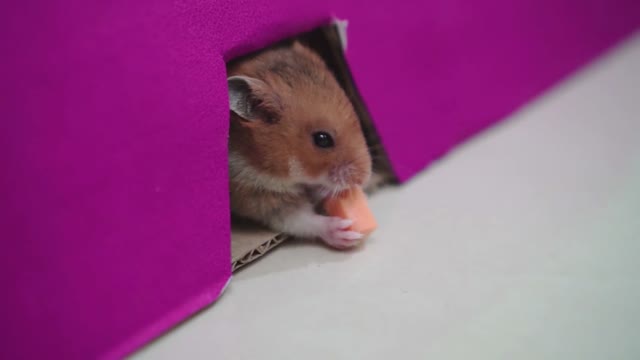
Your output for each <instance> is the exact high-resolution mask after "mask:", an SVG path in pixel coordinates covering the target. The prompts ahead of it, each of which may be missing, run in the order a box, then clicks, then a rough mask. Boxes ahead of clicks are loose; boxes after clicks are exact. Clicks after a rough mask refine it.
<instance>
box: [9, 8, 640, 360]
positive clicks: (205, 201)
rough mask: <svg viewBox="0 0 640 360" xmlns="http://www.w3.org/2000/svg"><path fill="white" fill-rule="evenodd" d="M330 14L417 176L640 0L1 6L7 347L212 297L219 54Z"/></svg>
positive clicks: (218, 286) (87, 333)
mask: <svg viewBox="0 0 640 360" xmlns="http://www.w3.org/2000/svg"><path fill="white" fill-rule="evenodd" d="M333 15H336V16H338V17H340V18H345V19H348V20H349V21H350V26H349V49H348V59H349V62H350V65H351V68H352V71H353V73H354V76H355V81H356V83H357V86H358V87H359V89H360V91H361V93H362V94H363V96H364V99H365V101H366V103H367V105H368V107H369V109H370V111H371V113H372V116H373V118H374V120H375V122H376V124H377V126H378V128H379V131H380V132H381V135H382V137H383V142H384V145H385V146H386V148H387V151H388V153H389V156H390V158H391V160H392V163H393V166H394V169H395V171H396V172H397V174H398V176H399V177H400V178H401V179H402V180H407V179H408V178H410V177H411V176H412V175H414V174H415V173H416V172H418V171H420V170H421V169H423V168H424V167H425V166H426V165H427V164H428V163H429V162H431V161H433V160H434V159H436V158H437V157H438V156H440V155H441V154H443V153H444V152H445V151H447V150H448V149H449V148H450V147H452V146H453V145H455V144H457V143H458V142H460V141H462V140H463V139H465V138H466V137H468V136H469V135H472V134H474V133H475V132H477V131H479V130H481V129H483V128H484V127H486V126H487V125H489V124H491V123H494V122H495V121H498V120H500V119H501V118H503V117H504V116H505V115H506V114H508V113H509V112H511V111H513V110H514V109H516V108H517V107H518V106H520V105H521V104H523V103H524V102H526V101H527V100H529V99H531V97H532V96H534V95H536V94H538V93H540V92H541V91H543V90H544V89H545V88H547V87H548V86H549V85H551V84H553V83H554V82H555V81H557V80H559V79H560V78H562V77H563V76H565V75H567V74H568V73H569V72H570V71H572V70H574V69H576V67H578V66H579V65H582V64H584V63H585V62H586V61H587V60H589V59H591V58H593V57H594V56H595V55H597V54H598V53H600V52H601V51H603V50H604V49H606V48H607V47H608V46H610V45H612V44H614V43H615V42H617V41H618V40H620V39H621V38H622V37H623V36H624V35H626V34H628V33H630V32H631V31H632V30H633V29H635V28H636V27H637V25H638V24H640V2H638V1H632V0H589V1H579V0H526V1H510V0H493V1H491V0H484V1H480V2H478V1H472V0H458V1H450V0H449V1H444V0H442V1H440V0H437V1H436V0H430V1H407V2H401V3H398V2H391V1H383V2H378V3H377V5H374V4H373V2H371V1H360V0H357V1H348V2H343V1H334V2H306V1H304V2H303V1H299V2H296V1H293V0H271V1H261V0H244V1H239V0H225V1H221V0H216V1H214V0H208V1H206V0H201V1H191V0H183V1H150V0H141V1H133V2H132V1H123V0H115V1H102V0H100V1H91V2H87V1H71V0H70V1H44V0H42V1H37V0H26V1H22V2H12V3H11V4H5V5H3V11H2V12H0V30H1V31H0V37H1V40H2V41H0V46H1V49H2V65H1V66H0V72H1V75H2V79H3V81H2V82H0V118H1V121H0V126H1V128H0V146H1V148H0V159H1V160H2V162H1V163H2V167H3V171H2V172H1V173H0V189H2V190H1V191H0V226H1V227H0V229H1V230H0V231H1V233H0V238H1V239H2V241H3V245H4V246H3V252H2V254H1V255H0V281H1V283H0V284H1V285H2V287H3V288H4V289H5V291H4V293H3V296H2V297H1V300H0V305H1V306H0V319H2V322H3V326H2V330H0V339H1V340H0V342H1V343H0V358H12V359H19V358H65V359H72V358H92V357H96V356H100V357H118V356H121V355H123V354H125V353H128V352H130V351H132V350H134V349H135V348H137V347H138V346H140V345H142V344H143V343H144V342H146V341H149V340H150V339H152V338H153V337H155V336H157V335H159V334H160V333H162V332H163V331H165V330H167V329H168V328H169V327H170V326H173V325H174V324H176V323H177V322H178V321H180V320H182V319H184V318H185V317H187V316H188V315H190V314H192V313H193V312H195V311H197V310H198V309H200V308H202V307H204V306H205V305H207V304H209V303H211V302H213V301H214V300H215V299H216V298H217V297H218V295H219V294H220V292H221V290H222V288H223V286H224V284H225V283H226V282H227V280H228V279H229V277H230V251H229V214H228V208H229V207H228V193H227V176H226V166H227V165H226V136H227V121H228V105H227V97H226V81H225V79H226V76H225V71H224V60H227V59H230V58H232V57H234V56H237V55H240V54H243V53H246V52H247V51H251V50H255V49H258V48H261V47H263V46H265V45H267V44H269V43H271V42H273V41H275V40H279V39H281V38H283V37H286V36H290V35H293V34H295V33H298V32H301V31H305V30H309V29H311V28H313V27H315V26H317V25H320V24H324V23H326V22H328V21H329V20H330V18H331V16H333Z"/></svg>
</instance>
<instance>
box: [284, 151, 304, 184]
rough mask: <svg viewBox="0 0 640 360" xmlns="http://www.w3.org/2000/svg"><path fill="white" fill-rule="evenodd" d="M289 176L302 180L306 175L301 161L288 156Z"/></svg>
mask: <svg viewBox="0 0 640 360" xmlns="http://www.w3.org/2000/svg"><path fill="white" fill-rule="evenodd" d="M288 163H289V177H290V178H291V179H295V180H298V181H302V180H304V179H305V178H306V177H307V176H306V173H305V171H304V168H303V167H302V163H301V162H300V160H298V159H297V158H296V157H293V156H292V157H290V158H289V161H288Z"/></svg>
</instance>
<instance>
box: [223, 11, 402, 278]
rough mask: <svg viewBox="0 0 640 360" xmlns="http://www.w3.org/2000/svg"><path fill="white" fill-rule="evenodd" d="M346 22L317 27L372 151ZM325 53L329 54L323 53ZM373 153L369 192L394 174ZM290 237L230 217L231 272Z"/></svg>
mask: <svg viewBox="0 0 640 360" xmlns="http://www.w3.org/2000/svg"><path fill="white" fill-rule="evenodd" d="M347 25H348V22H347V21H346V20H342V19H337V18H334V19H333V21H332V22H331V23H330V24H329V25H327V26H326V27H324V28H323V29H321V31H322V35H323V37H324V38H325V40H326V41H327V42H328V43H329V44H330V47H331V50H330V52H331V55H330V57H331V60H332V61H333V67H332V70H333V71H334V73H335V75H336V77H338V78H339V82H340V83H341V85H342V86H343V88H344V89H345V91H346V92H347V95H348V96H349V97H350V98H351V101H352V102H353V104H354V108H355V110H356V112H357V113H358V116H359V117H360V118H361V120H362V126H363V131H364V132H365V135H366V137H367V143H368V145H369V147H370V148H371V149H376V150H375V151H377V152H382V149H381V145H380V141H379V138H378V137H377V134H376V132H375V129H374V126H373V122H372V121H371V117H370V115H369V113H368V112H367V110H366V107H365V106H364V103H363V101H362V98H360V96H359V94H358V91H357V89H356V87H355V84H353V79H352V78H351V73H350V72H349V70H348V66H347V64H346V60H345V59H344V52H345V51H346V49H347ZM340 49H341V50H342V52H341V53H339V52H340ZM327 56H329V55H328V54H327ZM325 60H326V59H325ZM372 145H375V146H372ZM373 155H377V156H376V158H377V159H379V160H380V162H378V163H374V174H373V176H372V178H371V181H370V182H369V184H368V185H367V187H366V188H365V191H366V192H367V194H371V193H373V192H374V191H375V190H377V189H379V188H380V187H382V186H384V185H386V184H389V183H393V182H394V181H395V176H394V175H393V172H392V170H391V167H390V166H389V164H388V162H387V160H386V156H385V155H384V154H382V153H380V154H373ZM290 238H292V237H291V236H290V235H287V234H282V233H277V232H274V231H271V230H268V229H266V228H264V227H262V226H260V225H257V224H254V223H251V222H248V221H246V220H239V219H234V220H233V221H232V224H231V271H232V272H235V271H236V270H238V269H240V268H242V267H244V266H246V265H248V264H250V263H252V262H254V261H255V260H257V259H259V258H261V257H262V256H264V255H265V254H266V253H268V252H269V251H271V250H273V249H275V248H276V247H277V246H278V245H280V244H282V243H283V242H285V241H286V240H288V239H290Z"/></svg>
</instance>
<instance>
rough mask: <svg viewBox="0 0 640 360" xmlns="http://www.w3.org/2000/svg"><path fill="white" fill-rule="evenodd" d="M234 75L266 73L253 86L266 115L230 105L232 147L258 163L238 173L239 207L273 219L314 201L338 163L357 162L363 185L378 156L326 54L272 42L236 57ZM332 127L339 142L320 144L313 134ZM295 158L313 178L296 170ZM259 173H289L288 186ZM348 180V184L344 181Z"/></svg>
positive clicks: (355, 181)
mask: <svg viewBox="0 0 640 360" xmlns="http://www.w3.org/2000/svg"><path fill="white" fill-rule="evenodd" d="M228 75H229V76H234V75H241V76H247V77H251V78H255V79H259V80H261V81H262V83H261V85H260V86H259V87H257V88H254V89H253V92H254V94H255V97H256V98H255V99H254V100H255V105H256V106H257V107H258V108H259V114H260V116H259V117H260V118H259V119H258V120H254V121H247V120H245V119H242V118H240V117H239V116H238V115H237V114H235V113H233V112H232V113H231V125H230V141H229V150H230V152H231V153H235V154H238V155H239V156H240V157H241V159H242V160H243V161H244V162H246V164H247V165H248V166H250V167H251V168H252V170H251V171H247V172H244V171H239V172H236V173H235V174H231V175H232V178H231V180H230V185H231V200H232V210H233V211H234V212H235V213H237V214H239V215H244V216H248V217H251V218H253V219H254V220H258V221H262V222H265V223H267V224H271V222H270V221H266V220H265V219H264V218H265V217H270V216H276V215H278V214H280V213H286V212H287V211H289V210H291V211H294V210H295V208H296V207H298V206H300V205H301V204H302V203H304V202H310V199H309V197H308V196H307V193H306V192H305V190H307V189H306V188H305V186H307V185H315V184H313V181H314V180H313V179H317V178H321V177H323V176H327V175H328V174H329V173H330V172H331V171H332V169H335V167H336V166H342V165H348V164H351V168H352V171H351V172H350V175H349V176H348V180H347V181H348V183H349V184H348V185H362V184H364V183H365V182H366V181H367V179H368V178H369V177H370V174H371V157H370V155H369V151H368V149H367V146H366V143H365V138H364V135H363V133H362V129H361V126H360V122H359V120H358V117H357V115H356V113H355V111H354V109H353V106H352V104H351V102H350V101H349V99H348V98H347V96H346V94H345V92H344V91H343V90H342V88H341V87H340V85H339V84H338V82H337V81H336V79H335V78H334V76H333V74H332V73H331V72H330V70H329V69H328V68H327V66H326V64H325V63H324V62H323V61H322V59H321V58H320V57H319V56H318V55H317V54H315V53H314V52H313V51H311V50H310V49H308V48H306V47H304V46H303V45H301V44H300V43H298V42H294V43H293V44H291V45H283V46H280V47H277V48H274V49H269V50H266V51H264V52H262V53H260V54H257V55H254V56H252V57H250V58H248V59H246V60H244V61H241V62H238V63H235V64H233V65H230V66H229V68H228ZM316 131H326V132H328V133H329V134H331V135H332V137H333V139H334V141H335V147H334V148H331V149H320V148H318V147H316V146H315V145H314V143H313V138H312V134H313V133H314V132H316ZM292 158H293V159H296V160H297V161H298V162H299V164H300V166H301V170H302V172H303V177H305V178H308V179H311V184H309V183H306V180H301V179H297V178H294V177H293V175H294V174H291V173H290V159H292ZM254 170H255V172H256V173H259V174H264V175H265V176H267V177H269V178H272V179H276V180H275V181H280V180H281V181H282V183H283V184H285V185H286V188H287V190H286V191H276V190H274V189H273V188H270V187H269V186H262V185H263V184H261V183H260V180H259V179H258V180H256V179H247V178H246V176H247V175H248V176H251V174H254ZM343 185H344V184H343Z"/></svg>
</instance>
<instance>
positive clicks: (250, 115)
mask: <svg viewBox="0 0 640 360" xmlns="http://www.w3.org/2000/svg"><path fill="white" fill-rule="evenodd" d="M227 84H228V86H229V107H230V109H231V111H233V112H234V113H236V114H238V116H240V117H241V118H243V119H245V120H248V121H254V120H257V119H258V112H257V111H256V109H255V107H256V105H257V104H258V103H259V102H260V101H261V99H260V97H261V94H264V92H265V90H266V88H267V87H268V85H267V84H265V83H264V82H263V81H261V80H258V79H255V78H252V77H248V76H231V77H229V78H227Z"/></svg>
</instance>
